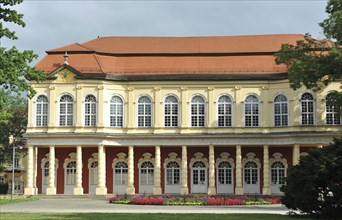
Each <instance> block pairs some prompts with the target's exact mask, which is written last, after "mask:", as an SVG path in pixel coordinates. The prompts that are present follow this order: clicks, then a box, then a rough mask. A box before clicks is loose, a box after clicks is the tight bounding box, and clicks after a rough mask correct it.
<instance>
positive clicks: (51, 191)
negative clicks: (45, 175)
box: [46, 146, 56, 195]
mask: <svg viewBox="0 0 342 220" xmlns="http://www.w3.org/2000/svg"><path fill="white" fill-rule="evenodd" d="M55 167H56V164H55V146H50V147H49V179H48V187H47V189H46V195H56V186H55V178H56V177H55V176H56V174H55V170H56V169H55Z"/></svg>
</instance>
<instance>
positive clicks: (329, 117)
mask: <svg viewBox="0 0 342 220" xmlns="http://www.w3.org/2000/svg"><path fill="white" fill-rule="evenodd" d="M334 96H335V93H329V94H328V95H327V97H326V99H325V110H326V117H325V118H326V124H327V125H340V124H341V115H340V114H339V113H338V106H337V104H336V103H334V102H333V99H334Z"/></svg>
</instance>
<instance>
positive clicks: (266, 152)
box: [262, 145, 271, 195]
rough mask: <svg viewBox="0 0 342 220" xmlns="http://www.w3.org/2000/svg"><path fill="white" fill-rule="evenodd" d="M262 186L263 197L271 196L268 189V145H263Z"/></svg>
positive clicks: (269, 188)
mask: <svg viewBox="0 0 342 220" xmlns="http://www.w3.org/2000/svg"><path fill="white" fill-rule="evenodd" d="M263 174H264V186H263V188H262V194H263V195H271V187H270V158H269V152H268V145H264V170H263Z"/></svg>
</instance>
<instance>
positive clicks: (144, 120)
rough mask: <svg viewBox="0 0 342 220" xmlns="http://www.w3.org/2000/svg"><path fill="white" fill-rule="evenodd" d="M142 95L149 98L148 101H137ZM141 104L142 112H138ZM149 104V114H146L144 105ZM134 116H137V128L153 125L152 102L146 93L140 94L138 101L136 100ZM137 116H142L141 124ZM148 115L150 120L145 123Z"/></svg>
mask: <svg viewBox="0 0 342 220" xmlns="http://www.w3.org/2000/svg"><path fill="white" fill-rule="evenodd" d="M143 97H146V98H148V99H149V100H150V103H139V101H140V99H142V98H143ZM140 105H142V106H143V112H144V113H143V114H139V106H140ZM148 105H149V106H150V114H146V107H147V106H148ZM136 117H137V127H138V128H151V127H152V125H153V120H152V117H153V102H152V99H151V97H150V96H148V95H141V96H139V98H138V101H137V112H136ZM139 117H143V124H142V125H140V124H139V123H140V122H139ZM148 117H150V120H149V123H150V125H146V124H147V123H146V122H147V118H148Z"/></svg>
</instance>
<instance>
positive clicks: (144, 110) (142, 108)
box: [138, 96, 152, 127]
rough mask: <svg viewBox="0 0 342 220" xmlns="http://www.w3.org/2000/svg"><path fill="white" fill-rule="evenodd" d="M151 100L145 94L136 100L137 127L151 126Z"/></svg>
mask: <svg viewBox="0 0 342 220" xmlns="http://www.w3.org/2000/svg"><path fill="white" fill-rule="evenodd" d="M151 125H152V102H151V99H150V98H149V97H147V96H141V97H140V98H139V100H138V127H151Z"/></svg>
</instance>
